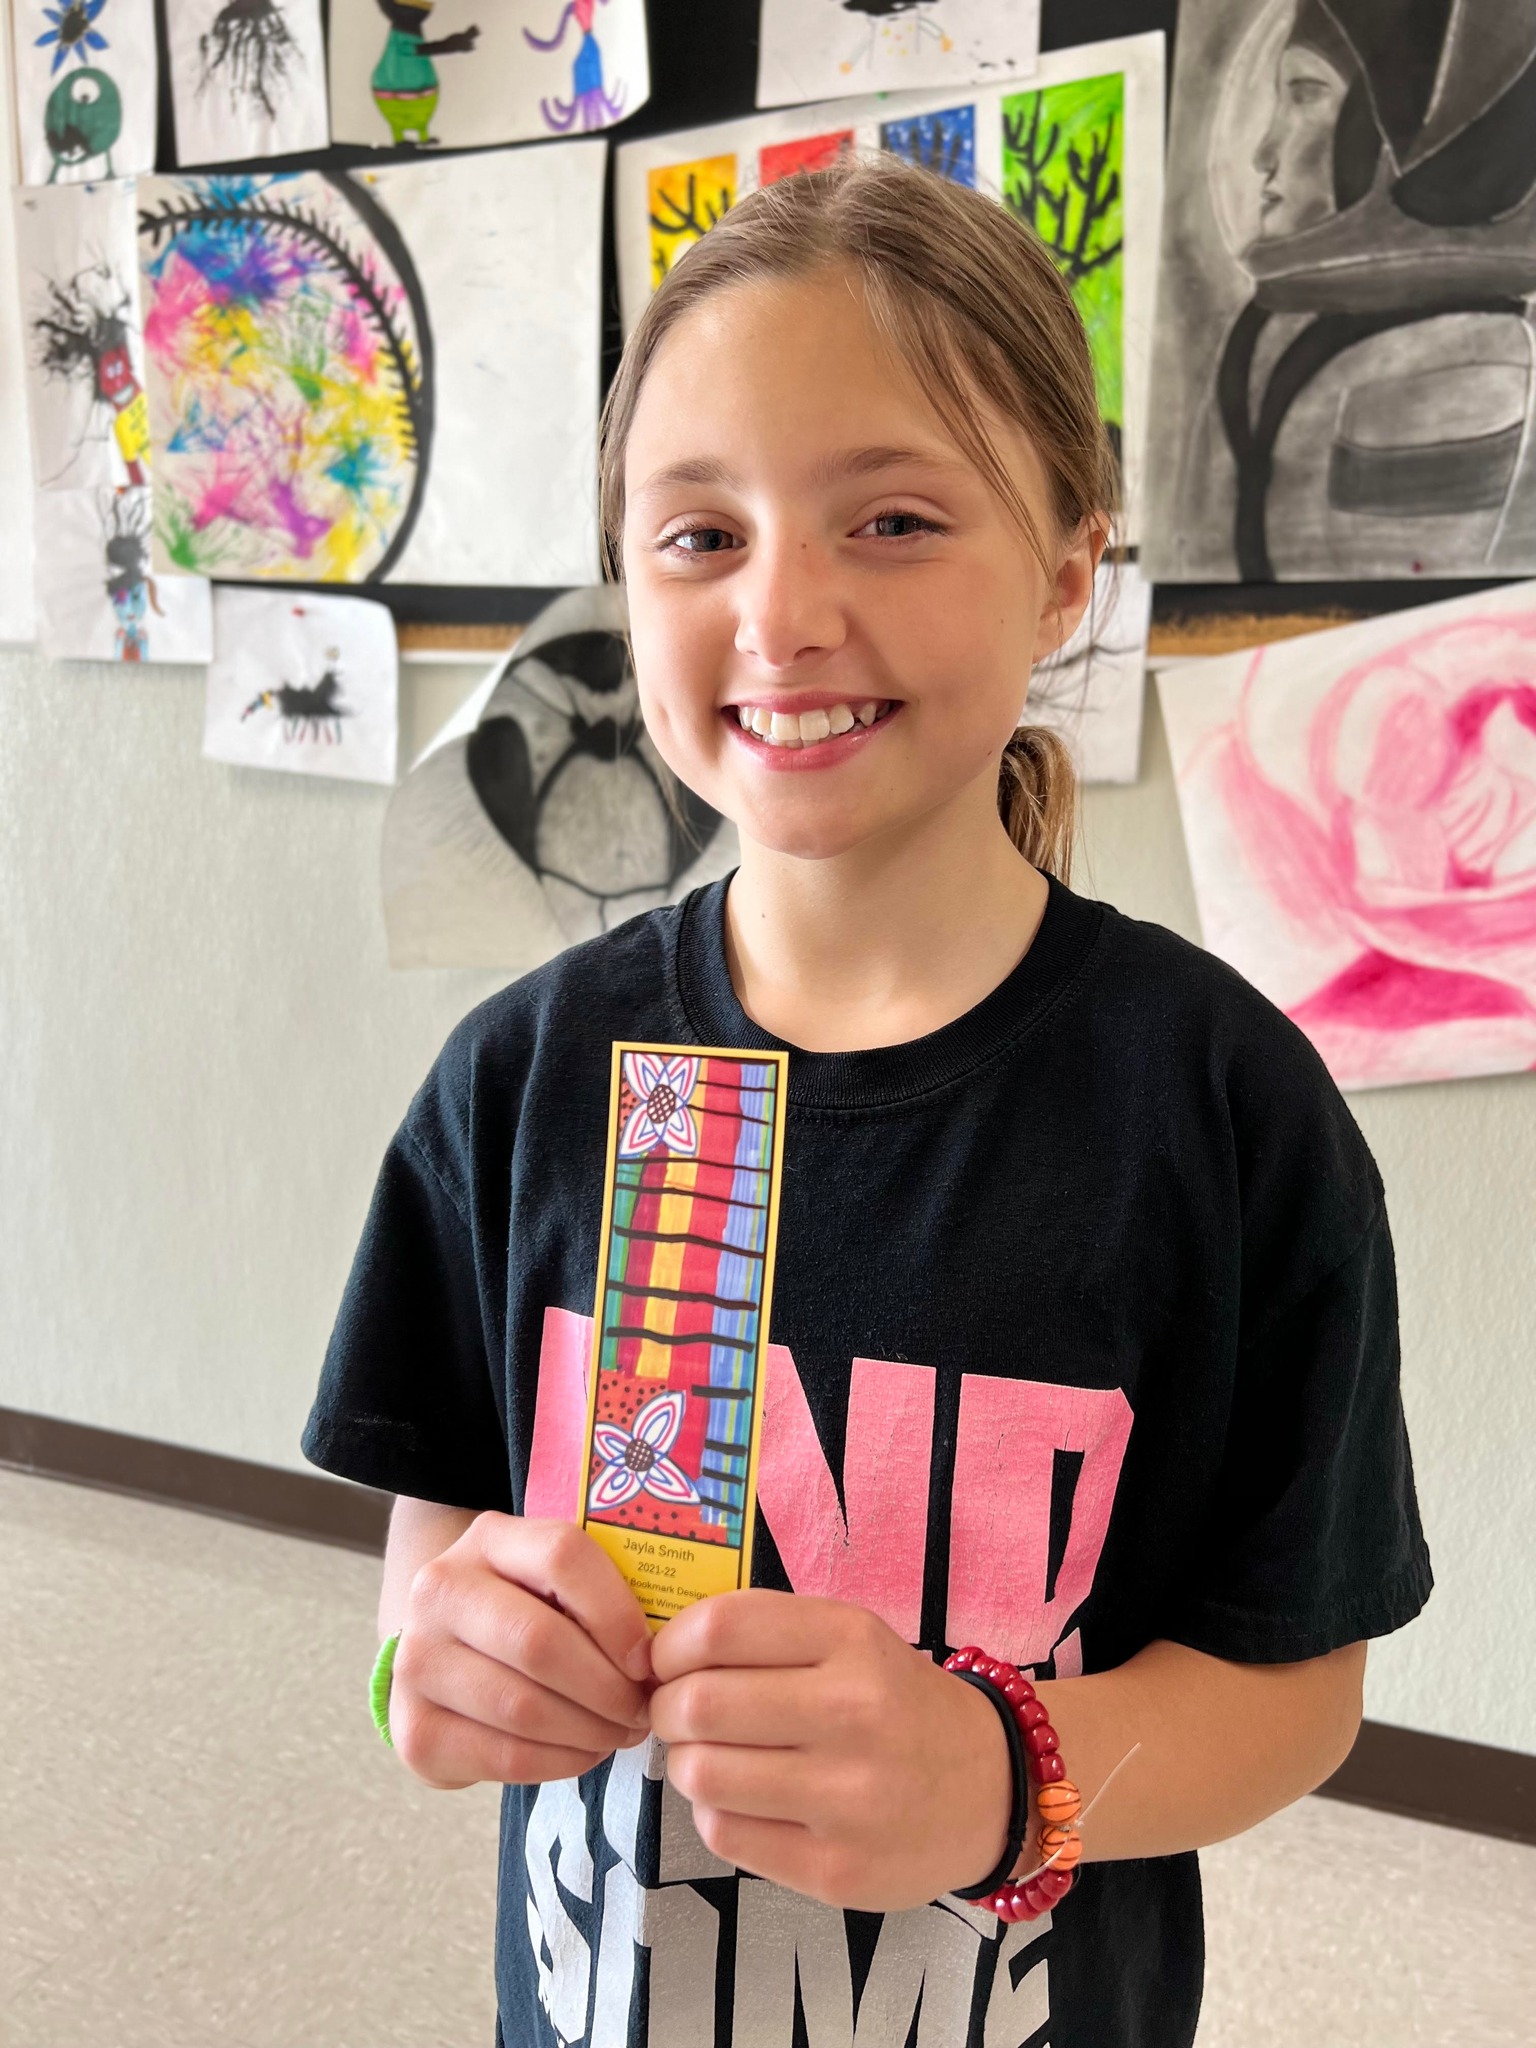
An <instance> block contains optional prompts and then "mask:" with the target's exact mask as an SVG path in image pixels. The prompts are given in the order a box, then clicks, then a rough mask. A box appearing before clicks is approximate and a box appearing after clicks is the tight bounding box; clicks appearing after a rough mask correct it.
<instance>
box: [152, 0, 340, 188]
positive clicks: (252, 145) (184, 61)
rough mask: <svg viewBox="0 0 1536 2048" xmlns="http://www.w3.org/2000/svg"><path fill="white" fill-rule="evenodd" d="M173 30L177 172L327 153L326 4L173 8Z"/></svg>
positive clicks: (257, 1) (170, 1)
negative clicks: (247, 160)
mask: <svg viewBox="0 0 1536 2048" xmlns="http://www.w3.org/2000/svg"><path fill="white" fill-rule="evenodd" d="M165 25H166V39H167V45H168V49H169V55H170V72H171V96H172V99H173V101H174V104H175V109H176V159H177V162H178V163H181V164H211V163H229V162H233V161H236V160H238V159H240V158H244V157H263V158H265V157H274V156H290V155H292V154H293V153H294V152H295V151H297V150H308V149H324V148H325V146H326V144H327V143H328V142H329V141H330V119H329V114H328V112H327V107H326V90H325V38H324V35H323V33H322V31H321V26H320V0H166V5H165Z"/></svg>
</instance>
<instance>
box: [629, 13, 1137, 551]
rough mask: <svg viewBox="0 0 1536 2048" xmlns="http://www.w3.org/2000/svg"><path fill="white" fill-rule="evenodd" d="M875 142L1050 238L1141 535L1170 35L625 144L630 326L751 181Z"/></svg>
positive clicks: (1130, 523) (1133, 533)
mask: <svg viewBox="0 0 1536 2048" xmlns="http://www.w3.org/2000/svg"><path fill="white" fill-rule="evenodd" d="M999 76H1000V77H1001V76H1002V74H999ZM989 77H990V74H989ZM879 149H886V150H890V151H892V152H894V153H895V154H897V155H899V156H902V157H904V158H905V159H906V160H907V161H909V162H911V163H914V164H919V165H922V166H924V167H926V168H927V169H930V170H933V171H937V172H939V173H940V174H941V175H943V176H945V177H948V178H951V179H954V180H955V181H957V182H959V183H963V184H967V185H974V186H975V187H976V188H977V189H978V190H980V191H982V192H985V193H987V194H988V195H989V196H990V197H992V198H995V199H1000V200H1002V201H1003V202H1004V203H1005V204H1006V205H1009V206H1011V207H1012V208H1013V209H1014V210H1015V211H1016V212H1018V213H1020V214H1022V215H1024V216H1025V217H1026V218H1028V219H1029V220H1030V221H1031V224H1032V225H1033V226H1035V227H1036V228H1037V229H1038V230H1039V231H1040V233H1041V234H1042V235H1043V236H1044V238H1045V240H1046V242H1047V243H1048V244H1049V245H1050V246H1051V247H1052V248H1053V249H1054V251H1055V253H1056V257H1057V261H1058V262H1059V263H1060V264H1061V266H1062V268H1063V270H1064V271H1065V272H1066V274H1067V276H1068V278H1069V279H1070V281H1071V283H1072V288H1073V294H1074V297H1075V298H1076V301H1077V304H1078V307H1079V310H1080V311H1081V313H1082V315H1083V318H1084V321H1085V324H1086V326H1087V328H1088V333H1089V341H1090V345H1091V347H1092V349H1093V353H1094V365H1095V372H1096V375H1097V380H1098V386H1099V393H1100V399H1101V402H1102V404H1103V406H1104V409H1105V413H1106V416H1107V418H1108V419H1109V422H1110V425H1111V429H1112V431H1113V432H1114V434H1115V435H1116V437H1117V439H1118V441H1119V445H1120V450H1121V458H1122V467H1123V471H1124V479H1125V510H1124V516H1123V522H1122V526H1121V530H1120V536H1119V537H1120V539H1122V540H1123V541H1124V542H1125V543H1126V544H1127V545H1136V544H1138V542H1139V540H1140V538H1141V500H1142V495H1143V490H1144V464H1143V459H1142V444H1143V440H1144V437H1145V433H1146V424H1147V418H1148V413H1149V409H1150V406H1149V398H1150V367H1151V347H1152V324H1153V309H1154V302H1155V299H1156V294H1157V261H1158V236H1159V229H1160V224H1161V213H1162V192H1163V186H1162V177H1163V170H1162V164H1163V38H1162V36H1161V35H1160V34H1152V35H1141V36H1126V37H1120V38H1114V39H1110V40H1107V41H1105V42H1101V43H1088V44H1085V45H1083V46H1082V47H1081V48H1079V49H1071V50H1048V51H1045V52H1043V53H1042V54H1041V56H1040V58H1039V61H1038V64H1037V65H1036V66H1035V68H1034V71H1033V73H1032V77H1031V82H1030V84H1029V86H1028V88H1027V89H1021V88H1020V86H1019V85H1018V84H1017V82H1016V81H1015V80H1013V79H1012V78H1009V80H1008V82H1006V83H1001V82H1000V83H990V82H989V83H987V84H984V85H978V86H977V87H976V88H975V90H974V91H972V92H971V93H969V94H967V95H965V96H964V97H963V98H962V97H960V96H958V95H957V94H956V93H955V92H953V91H952V90H951V91H947V92H942V93H941V92H936V91H929V92H912V93H902V94H897V95H880V96H871V97H869V98H864V99H838V100H831V101H826V102H823V103H822V104H820V105H816V106H804V107H800V106H797V107H789V108H784V109H782V110H780V111H777V112H774V113H764V114H758V115H755V116H752V117H751V118H749V119H746V120H741V121H730V122H725V123H722V124H720V125H719V126H716V127H712V128H694V129H688V130H685V131H683V132H682V133H680V134H674V135H656V136H647V137H645V138H644V139H643V140H640V141H637V142H627V143H622V144H621V145H620V146H619V149H618V152H617V157H618V167H617V176H616V179H615V201H614V216H615V231H616V244H617V253H618V263H619V296H620V302H621V305H622V308H623V314H624V324H625V327H626V328H630V327H633V325H634V323H635V321H636V320H637V319H638V318H639V315H640V308H641V307H642V306H643V305H644V303H645V300H646V299H647V297H648V296H649V295H650V293H651V292H652V291H654V290H655V288H656V286H657V285H658V284H659V283H660V282H661V280H662V278H664V277H665V276H666V274H667V272H668V270H669V269H670V267H671V264H672V262H673V261H674V260H675V258H676V256H677V255H678V253H679V252H680V251H681V250H682V249H684V248H686V247H687V246H688V245H689V244H690V243H692V242H696V241H697V240H698V239H699V237H700V236H701V235H703V234H705V233H707V232H708V230H709V228H710V227H711V226H712V225H713V223H714V222H715V221H716V220H718V219H719V218H720V216H721V215H722V214H723V213H724V212H726V211H728V210H729V208H730V207H731V206H733V205H735V204H736V203H737V202H738V201H740V200H741V199H744V198H745V197H746V196H747V195H748V194H749V193H751V192H755V191H756V190H757V189H758V188H759V187H760V186H762V185H770V184H773V183H775V182H777V181H778V180H779V179H781V178H785V177H788V176H791V175H793V174H794V173H796V172H799V171H802V170H816V169H820V168H822V167H824V166H825V165H827V164H828V163H830V162H832V161H834V160H835V159H836V157H837V156H839V155H841V154H843V153H844V152H853V153H870V152H873V151H876V150H879Z"/></svg>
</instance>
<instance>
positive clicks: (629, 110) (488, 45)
mask: <svg viewBox="0 0 1536 2048" xmlns="http://www.w3.org/2000/svg"><path fill="white" fill-rule="evenodd" d="M330 50H331V61H330V71H331V129H332V133H333V135H334V136H335V139H336V140H337V141H338V142H360V143H366V144H371V145H372V147H374V148H375V149H389V148H401V147H403V148H411V149H416V148H430V147H433V146H435V145H438V144H441V145H444V146H446V147H448V148H453V149H463V148H470V147H475V146H479V145H483V144H486V143H496V142H525V141H531V140H535V139H539V138H547V137H549V136H551V135H582V134H591V133H593V132H595V131H597V130H598V129H602V128H608V127H611V126H612V124H613V123H614V122H615V121H622V120H623V119H624V118H625V116H626V115H628V114H633V113H635V112H636V111H637V110H638V109H639V108H641V107H643V106H644V105H645V102H646V101H647V99H649V97H650V91H651V81H650V60H649V55H648V49H647V40H646V28H645V4H644V0H494V4H492V5H489V6H488V5H486V4H485V0H331V10H330Z"/></svg>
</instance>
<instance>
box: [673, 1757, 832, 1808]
mask: <svg viewBox="0 0 1536 2048" xmlns="http://www.w3.org/2000/svg"><path fill="white" fill-rule="evenodd" d="M667 1776H668V1777H669V1778H670V1779H671V1780H672V1783H673V1784H674V1785H675V1786H676V1787H677V1789H678V1791H679V1792H681V1793H682V1795H683V1797H684V1798H685V1799H686V1800H688V1801H689V1802H690V1804H691V1805H693V1806H694V1807H695V1808H697V1807H700V1806H703V1807H706V1808H709V1809H712V1810H714V1811H717V1812H721V1813H732V1814H741V1815H744V1816H749V1817H751V1818H753V1819H755V1820H781V1821H795V1822H797V1823H800V1824H801V1825H804V1826H810V1825H812V1824H815V1825H817V1826H822V1825H828V1826H830V1825H831V1824H832V1823H833V1822H834V1821H835V1819H836V1817H837V1808H838V1807H839V1806H840V1805H841V1803H842V1802H841V1801H840V1800H838V1799H837V1796H836V1790H835V1787H834V1786H833V1785H832V1784H830V1783H829V1782H828V1777H827V1773H826V1772H825V1771H824V1770H818V1769H814V1768H812V1767H811V1766H810V1765H808V1763H807V1761H806V1758H805V1755H804V1753H803V1752H802V1751H800V1750H795V1749H738V1748H736V1747H735V1746H734V1745H733V1744H731V1743H726V1742H680V1743H678V1744H676V1745H675V1746H674V1747H673V1748H671V1749H669V1750H668V1752H667Z"/></svg>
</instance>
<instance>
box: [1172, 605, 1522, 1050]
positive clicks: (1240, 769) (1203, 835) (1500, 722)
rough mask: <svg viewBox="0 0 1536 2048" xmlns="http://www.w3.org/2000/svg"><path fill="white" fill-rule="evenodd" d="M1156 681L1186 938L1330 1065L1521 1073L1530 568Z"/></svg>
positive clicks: (1175, 670) (1194, 666)
mask: <svg viewBox="0 0 1536 2048" xmlns="http://www.w3.org/2000/svg"><path fill="white" fill-rule="evenodd" d="M1158 689H1159V694H1160V697H1161V701H1162V708H1163V718H1164V721H1165V723H1166V725H1167V728H1168V737H1169V744H1170V746H1171V749H1172V753H1173V765H1174V774H1175V777H1176V779H1177V782H1178V790H1179V806H1180V810H1181V812H1182V815H1183V819H1184V833H1185V838H1186V841H1187V843H1188V847H1189V857H1190V866H1191V868H1192V870H1193V873H1194V882H1195V895H1196V898H1197V901H1198V903H1199V906H1200V922H1201V926H1202V928H1203V931H1204V934H1205V941H1206V944H1207V945H1208V946H1209V947H1210V948H1211V950H1212V951H1213V952H1216V953H1219V954H1220V955H1221V956H1222V958H1223V959H1225V960H1228V961H1230V962H1231V963H1232V965H1233V966H1234V967H1236V968H1238V969H1239V970H1240V971H1241V972H1242V973H1243V974H1245V975H1247V976H1248V978H1249V980H1251V981H1252V982H1254V983H1255V984H1256V985H1257V986H1258V987H1259V988H1260V989H1262V990H1263V991H1264V993H1265V994H1266V995H1267V996H1269V997H1270V998H1271V999H1272V1000H1273V1001H1274V1002H1276V1003H1278V1004H1279V1005H1280V1007H1281V1008H1282V1009H1283V1010H1285V1011H1286V1012H1287V1014H1288V1015H1289V1016H1290V1017H1291V1018H1292V1019H1294V1021H1295V1022H1296V1023H1297V1024H1299V1025H1300V1026H1301V1027H1302V1029H1303V1030H1304V1031H1305V1032H1306V1033H1307V1034H1308V1036H1309V1037H1310V1038H1311V1039H1312V1040H1313V1042H1314V1044H1315V1045H1316V1046H1317V1048H1318V1050H1319V1051H1320V1052H1321V1053H1322V1055H1323V1058H1324V1059H1325V1060H1326V1061H1327V1063H1328V1065H1329V1067H1330V1069H1331V1070H1332V1072H1333V1075H1334V1078H1335V1079H1336V1080H1337V1081H1338V1082H1340V1084H1341V1085H1343V1086H1345V1087H1352V1088H1370V1087H1380V1086H1384V1085H1387V1084H1389V1083H1392V1082H1401V1081H1435V1080H1455V1079H1459V1078H1464V1077H1467V1076H1471V1075H1476V1074H1496V1073H1505V1072H1510V1071H1514V1070H1520V1069H1525V1068H1536V584H1530V583H1526V584H1514V585H1509V586H1506V587H1505V588H1503V589H1500V590H1493V591H1487V592H1484V593H1482V594H1480V595H1478V596H1475V597H1468V598H1460V599H1456V600H1454V601H1453V602H1450V603H1446V604H1435V605H1425V606H1423V607H1421V608H1419V609H1416V610H1413V611H1408V612H1397V613H1393V614H1391V615H1390V616H1388V617H1386V618H1380V619H1372V620H1370V621H1369V622H1368V623H1366V624H1363V625H1357V626H1345V627H1341V628H1339V629H1338V630H1336V631H1333V632H1327V633H1316V634H1308V635H1305V636H1303V637H1302V638H1301V639H1296V640H1286V641H1282V642H1280V643H1278V644H1277V645H1274V646H1270V647H1262V648H1255V649H1253V650H1252V651H1251V652H1249V653H1245V654H1233V655H1224V656H1221V657H1220V658H1218V659H1214V660H1209V661H1205V662H1202V663H1196V664H1190V665H1188V666H1186V667H1183V668H1173V669H1165V670H1163V671H1162V673H1161V674H1160V675H1159V677H1158Z"/></svg>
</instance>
